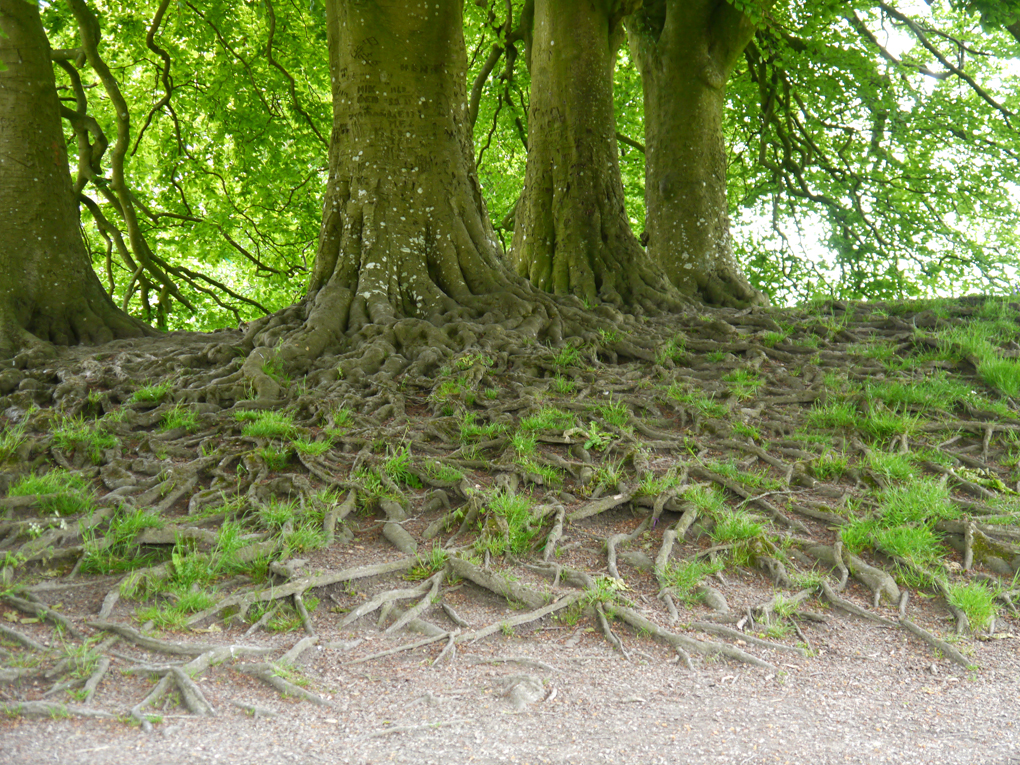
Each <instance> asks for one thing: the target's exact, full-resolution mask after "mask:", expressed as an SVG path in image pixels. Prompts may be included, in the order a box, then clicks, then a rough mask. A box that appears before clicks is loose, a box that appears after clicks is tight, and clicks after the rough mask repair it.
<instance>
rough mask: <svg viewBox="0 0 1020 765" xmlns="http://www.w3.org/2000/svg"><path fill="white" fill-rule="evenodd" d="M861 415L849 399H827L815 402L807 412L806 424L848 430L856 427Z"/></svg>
mask: <svg viewBox="0 0 1020 765" xmlns="http://www.w3.org/2000/svg"><path fill="white" fill-rule="evenodd" d="M861 420H862V417H861V414H860V412H858V411H857V407H856V406H854V405H853V404H852V403H851V402H849V401H829V402H826V403H825V404H815V406H813V407H811V409H809V410H808V412H807V422H808V425H810V426H811V427H814V428H824V429H841V430H848V429H851V428H856V427H857V426H858V424H859V423H860V422H861Z"/></svg>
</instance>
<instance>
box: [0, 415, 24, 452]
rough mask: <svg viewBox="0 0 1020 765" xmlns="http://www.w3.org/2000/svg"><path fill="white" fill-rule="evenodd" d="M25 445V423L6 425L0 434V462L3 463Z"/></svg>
mask: <svg viewBox="0 0 1020 765" xmlns="http://www.w3.org/2000/svg"><path fill="white" fill-rule="evenodd" d="M23 443H25V423H23V422H21V423H18V424H17V425H8V426H6V427H5V428H4V429H3V432H2V433H0V462H5V461H6V460H7V459H9V458H10V457H12V456H14V454H15V453H16V452H17V451H18V449H20V448H21V445H22V444H23Z"/></svg>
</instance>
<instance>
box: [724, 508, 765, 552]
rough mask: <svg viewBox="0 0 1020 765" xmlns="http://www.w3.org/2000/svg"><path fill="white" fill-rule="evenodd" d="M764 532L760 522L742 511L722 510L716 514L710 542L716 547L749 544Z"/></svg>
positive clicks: (763, 526)
mask: <svg viewBox="0 0 1020 765" xmlns="http://www.w3.org/2000/svg"><path fill="white" fill-rule="evenodd" d="M764 532H765V525H764V524H763V523H762V520H761V519H760V518H758V517H756V516H753V515H751V514H749V513H747V512H744V511H731V510H724V511H721V512H718V513H716V516H715V528H713V529H712V541H713V542H715V543H716V544H717V545H724V544H729V543H739V542H750V541H753V540H755V539H758V538H759V537H761V536H762V535H763V534H764Z"/></svg>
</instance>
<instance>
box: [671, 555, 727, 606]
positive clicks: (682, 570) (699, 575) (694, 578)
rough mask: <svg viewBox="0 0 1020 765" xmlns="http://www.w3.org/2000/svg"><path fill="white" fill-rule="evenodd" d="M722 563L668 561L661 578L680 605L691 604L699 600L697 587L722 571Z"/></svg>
mask: <svg viewBox="0 0 1020 765" xmlns="http://www.w3.org/2000/svg"><path fill="white" fill-rule="evenodd" d="M723 568H725V565H724V564H723V562H722V561H718V560H717V561H707V560H702V559H701V558H694V559H689V560H683V561H676V562H674V561H670V562H669V563H667V564H666V568H665V570H664V571H663V578H664V579H665V580H666V582H667V583H668V584H669V586H670V587H671V588H672V590H673V594H674V595H676V597H677V599H678V600H680V602H682V603H687V604H691V603H694V602H695V601H697V600H698V599H699V597H700V596H699V595H698V594H697V589H698V587H700V586H701V583H702V582H703V581H704V580H705V579H706V578H707V577H709V576H712V575H713V574H715V573H718V572H719V571H722V570H723Z"/></svg>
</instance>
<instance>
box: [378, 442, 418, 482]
mask: <svg viewBox="0 0 1020 765" xmlns="http://www.w3.org/2000/svg"><path fill="white" fill-rule="evenodd" d="M412 462H413V458H412V457H411V447H410V446H409V445H407V444H404V445H403V446H402V447H400V448H399V449H395V450H393V451H391V452H390V454H389V456H388V457H387V458H386V461H385V462H384V463H383V470H384V471H385V472H386V475H388V476H389V477H390V478H391V479H392V480H393V482H394V483H396V484H403V485H404V486H410V487H412V488H415V489H420V488H421V480H420V479H419V478H418V474H417V473H415V472H414V470H413V469H412Z"/></svg>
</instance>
